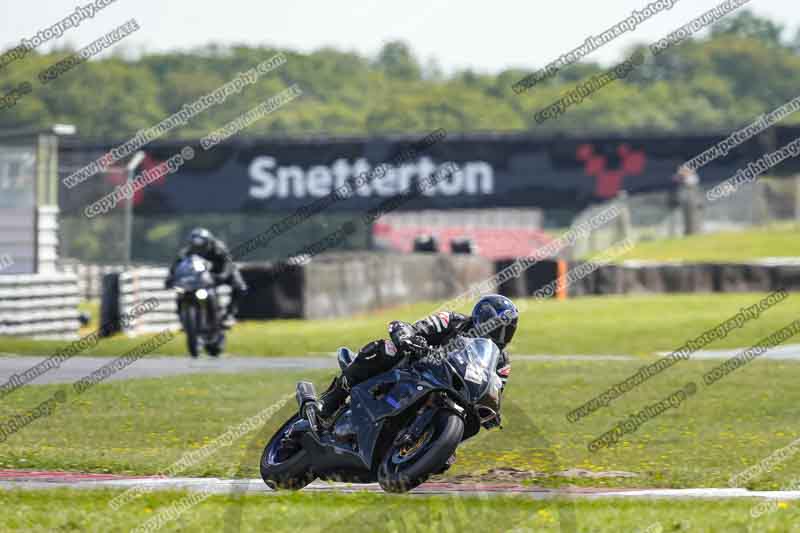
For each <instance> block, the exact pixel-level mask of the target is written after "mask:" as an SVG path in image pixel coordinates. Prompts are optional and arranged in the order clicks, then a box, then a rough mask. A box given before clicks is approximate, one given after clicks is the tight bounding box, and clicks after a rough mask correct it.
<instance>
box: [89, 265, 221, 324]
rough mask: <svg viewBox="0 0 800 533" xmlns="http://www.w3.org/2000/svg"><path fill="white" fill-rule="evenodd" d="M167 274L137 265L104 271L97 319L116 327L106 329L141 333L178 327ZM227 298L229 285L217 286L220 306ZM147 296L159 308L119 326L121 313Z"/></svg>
mask: <svg viewBox="0 0 800 533" xmlns="http://www.w3.org/2000/svg"><path fill="white" fill-rule="evenodd" d="M167 273H168V270H167V269H166V268H137V269H133V270H128V271H125V272H119V273H111V274H107V275H106V276H105V277H104V278H103V298H102V302H101V309H100V319H101V323H103V324H112V325H116V326H117V327H111V328H108V329H107V331H108V332H109V333H111V332H115V331H122V332H123V333H125V334H127V335H140V334H143V333H156V332H160V331H164V330H167V329H170V330H177V329H179V328H180V322H179V320H178V314H177V307H176V305H175V291H173V290H171V289H165V288H164V280H165V279H166V278H167ZM229 297H230V289H229V287H226V286H222V287H220V300H221V304H222V305H227V303H228V301H229ZM150 299H154V300H155V301H157V302H158V307H156V308H155V309H153V310H151V311H148V312H146V313H144V314H142V315H140V316H137V317H136V318H134V319H133V320H130V321H128V324H127V326H120V324H119V318H120V316H122V315H130V314H131V310H133V309H134V308H135V307H136V306H138V305H140V304H142V303H143V302H145V301H147V300H150Z"/></svg>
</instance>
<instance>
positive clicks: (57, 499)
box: [0, 490, 800, 533]
mask: <svg viewBox="0 0 800 533" xmlns="http://www.w3.org/2000/svg"><path fill="white" fill-rule="evenodd" d="M116 494H117V492H115V491H95V490H92V491H71V490H47V491H3V492H0V508H2V509H3V512H2V514H0V528H1V529H2V530H3V531H36V532H40V531H92V532H102V533H111V532H121V531H130V530H132V529H133V528H137V527H140V526H143V525H144V524H145V523H146V521H147V520H151V519H154V517H158V516H160V514H159V513H166V512H167V511H168V510H169V509H170V506H174V505H177V504H178V503H179V502H180V501H181V500H182V498H185V497H187V493H185V492H165V493H152V494H148V495H145V496H143V497H142V498H140V499H138V500H135V501H133V502H132V503H130V504H128V505H127V506H125V507H123V508H121V509H119V510H117V511H112V510H110V509H109V507H108V502H109V501H110V500H111V499H112V498H113V497H114V496H115V495H116ZM759 501H760V500H756V499H753V500H710V501H709V500H703V501H697V500H695V501H691V500H652V501H649V500H645V501H643V500H638V501H631V500H611V499H598V500H592V501H587V500H578V501H571V500H563V499H558V500H545V501H542V500H538V501H536V500H531V499H526V498H520V497H491V498H488V499H478V498H448V497H444V496H437V497H413V496H412V497H408V496H400V497H398V496H387V495H378V494H364V493H360V494H347V495H335V494H302V493H300V494H289V495H280V496H264V495H247V496H244V497H241V498H236V497H234V496H230V495H214V496H210V497H209V498H207V499H205V500H203V501H202V502H201V503H199V504H198V505H197V506H194V507H191V508H190V509H189V510H187V511H186V512H184V513H182V514H180V516H178V517H177V518H176V519H174V520H173V521H170V522H167V523H166V524H165V525H164V526H163V528H162V529H160V531H164V532H170V531H198V532H206V531H207V532H217V531H243V532H250V531H270V532H275V533H279V532H296V531H304V532H305V531H308V532H316V533H328V532H331V533H336V532H347V533H354V532H369V533H373V532H376V531H386V532H404V533H407V532H412V531H463V532H465V533H468V532H481V533H484V532H495V531H515V532H519V533H522V532H533V531H535V532H553V533H555V532H563V533H570V532H572V531H575V532H583V533H587V532H592V533H617V532H619V531H626V532H628V531H630V532H636V533H638V532H642V531H645V530H646V528H648V527H650V526H655V525H656V524H660V525H661V528H662V531H664V532H668V531H669V532H680V531H693V532H710V531H719V532H723V531H724V532H726V533H727V532H732V533H736V532H747V531H758V532H775V533H777V532H781V533H783V532H786V531H797V526H793V525H792V524H797V522H798V520H800V507H799V506H798V504H797V503H796V502H782V503H781V504H780V508H778V510H776V511H775V512H773V513H770V514H767V515H764V516H761V517H760V518H758V519H756V520H753V519H752V518H751V517H750V514H749V513H750V509H751V508H752V507H753V506H754V505H756V504H758V503H759ZM240 528H241V529H240ZM651 531H652V529H651Z"/></svg>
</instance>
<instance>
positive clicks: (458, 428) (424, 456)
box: [378, 410, 464, 492]
mask: <svg viewBox="0 0 800 533" xmlns="http://www.w3.org/2000/svg"><path fill="white" fill-rule="evenodd" d="M463 435H464V421H463V420H462V419H461V417H459V416H458V415H457V414H455V413H453V412H452V411H446V410H442V411H439V412H438V413H436V415H435V416H434V418H433V420H432V422H431V424H430V425H429V426H428V427H427V428H425V431H424V432H423V434H422V437H420V439H419V440H418V441H417V442H416V443H414V444H412V445H411V446H410V448H411V449H410V450H409V446H397V445H392V446H391V447H390V448H389V449H388V450H387V452H386V454H385V456H384V458H383V461H381V464H380V466H379V467H378V483H380V486H381V488H382V489H383V490H385V491H386V492H407V491H409V490H411V489H413V488H414V487H417V486H418V485H421V484H422V483H424V482H425V481H426V480H427V479H428V478H429V477H430V476H431V475H433V473H434V472H439V471H442V470H443V469H444V468H445V465H446V464H447V460H448V459H449V458H450V456H451V455H453V453H454V452H455V451H456V448H457V447H458V445H459V444H460V443H461V438H462V437H463ZM415 446H417V447H418V448H416V449H414V447H415Z"/></svg>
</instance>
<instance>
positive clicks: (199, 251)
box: [165, 228, 247, 328]
mask: <svg viewBox="0 0 800 533" xmlns="http://www.w3.org/2000/svg"><path fill="white" fill-rule="evenodd" d="M190 255H199V256H200V257H202V258H203V259H205V260H206V261H208V262H209V263H211V274H212V276H213V277H214V283H215V284H216V285H230V287H231V301H230V303H229V304H228V308H227V309H226V310H225V313H224V315H223V318H222V325H223V327H225V328H230V327H231V326H233V324H234V322H235V320H234V317H235V316H236V313H237V311H238V310H239V302H240V301H241V299H242V296H243V295H244V294H245V293H246V292H247V284H246V283H245V282H244V279H242V274H241V272H239V268H238V267H237V266H236V264H235V263H234V262H233V259H232V258H231V255H230V253H229V252H228V248H227V247H226V246H225V243H224V242H222V241H221V240H219V239H216V238H214V236H213V235H212V234H211V232H210V231H208V230H207V229H205V228H195V229H193V230H192V232H191V233H190V234H189V240H188V244H187V246H186V247H185V248H183V249H182V250H181V251H180V252H179V253H178V258H177V259H176V260H175V262H174V263H173V264H172V266H171V267H170V269H169V276H168V277H167V281H166V283H165V285H166V287H167V288H170V287H172V283H173V277H174V274H175V267H177V266H178V263H180V262H181V260H183V259H184V258H186V257H188V256H190Z"/></svg>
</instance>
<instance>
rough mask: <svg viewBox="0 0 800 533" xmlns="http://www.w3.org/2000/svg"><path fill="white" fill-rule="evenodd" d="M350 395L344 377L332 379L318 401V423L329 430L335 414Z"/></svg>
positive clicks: (348, 386)
mask: <svg viewBox="0 0 800 533" xmlns="http://www.w3.org/2000/svg"><path fill="white" fill-rule="evenodd" d="M349 395H350V385H349V384H348V383H347V378H346V377H345V376H339V377H338V378H334V380H333V382H332V383H331V386H330V387H328V390H326V391H325V392H324V393H322V397H320V399H319V403H320V408H319V421H320V423H322V425H323V426H325V427H326V428H330V427H331V425H332V424H333V421H334V420H335V419H336V414H337V413H338V412H339V409H340V408H341V407H342V406H343V405H344V402H345V400H347V397H348V396H349Z"/></svg>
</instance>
